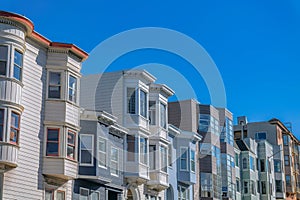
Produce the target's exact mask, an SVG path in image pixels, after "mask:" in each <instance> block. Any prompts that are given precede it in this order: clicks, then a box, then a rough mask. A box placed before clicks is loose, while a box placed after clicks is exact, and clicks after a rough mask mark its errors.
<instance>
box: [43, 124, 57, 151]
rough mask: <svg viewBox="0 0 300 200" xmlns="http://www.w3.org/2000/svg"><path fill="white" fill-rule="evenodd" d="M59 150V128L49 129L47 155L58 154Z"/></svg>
mask: <svg viewBox="0 0 300 200" xmlns="http://www.w3.org/2000/svg"><path fill="white" fill-rule="evenodd" d="M58 150H59V129H52V128H48V129H47V147H46V156H58V155H59V153H58Z"/></svg>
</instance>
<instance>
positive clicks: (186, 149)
mask: <svg viewBox="0 0 300 200" xmlns="http://www.w3.org/2000/svg"><path fill="white" fill-rule="evenodd" d="M182 150H185V152H186V158H185V160H186V169H183V168H182V165H181V164H182V163H181V160H182V155H183V151H182ZM188 160H189V148H188V147H180V171H183V172H186V171H188V170H189V164H188Z"/></svg>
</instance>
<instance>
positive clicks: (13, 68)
mask: <svg viewBox="0 0 300 200" xmlns="http://www.w3.org/2000/svg"><path fill="white" fill-rule="evenodd" d="M16 52H18V53H19V54H21V55H22V66H19V65H18V64H16V63H15V53H16ZM11 63H12V65H13V66H12V69H11V71H12V74H11V75H12V76H11V77H12V78H14V79H16V80H18V81H20V82H22V80H23V67H24V52H23V51H21V50H20V49H18V48H13V59H12V62H11ZM15 66H16V67H18V68H20V79H17V78H16V77H15V76H14V73H15Z"/></svg>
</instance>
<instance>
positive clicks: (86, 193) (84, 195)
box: [79, 188, 90, 200]
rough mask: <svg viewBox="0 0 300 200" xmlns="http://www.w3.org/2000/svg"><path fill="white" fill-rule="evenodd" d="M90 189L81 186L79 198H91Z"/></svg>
mask: <svg viewBox="0 0 300 200" xmlns="http://www.w3.org/2000/svg"><path fill="white" fill-rule="evenodd" d="M89 192H90V191H89V190H88V189H85V188H80V194H79V200H88V199H89Z"/></svg>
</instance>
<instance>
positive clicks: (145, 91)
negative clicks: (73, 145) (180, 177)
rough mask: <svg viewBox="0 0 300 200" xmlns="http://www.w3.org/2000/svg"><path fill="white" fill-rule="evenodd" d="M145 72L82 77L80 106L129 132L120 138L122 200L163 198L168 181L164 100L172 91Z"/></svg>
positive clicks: (166, 124) (136, 71)
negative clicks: (112, 119) (106, 115)
mask: <svg viewBox="0 0 300 200" xmlns="http://www.w3.org/2000/svg"><path fill="white" fill-rule="evenodd" d="M154 82H155V77H154V76H153V75H151V74H150V73H148V72H147V71H144V70H131V71H119V72H111V73H104V74H98V75H90V76H86V77H83V78H82V84H81V91H82V93H81V106H82V107H83V108H85V109H91V110H103V111H106V112H108V113H110V114H113V115H114V116H116V118H117V123H118V124H120V125H121V126H123V127H125V128H126V129H128V133H127V136H126V139H125V151H126V154H125V158H124V160H125V162H124V163H125V166H124V177H125V185H124V186H125V192H124V197H125V198H127V199H134V200H136V199H137V200H139V199H164V198H165V190H166V189H167V188H168V187H169V182H168V181H169V178H168V161H167V160H168V159H167V158H168V148H169V144H170V141H169V140H168V116H167V112H168V104H167V102H168V97H169V96H171V95H173V91H172V90H171V89H170V88H168V87H167V86H165V85H160V84H155V83H154Z"/></svg>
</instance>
